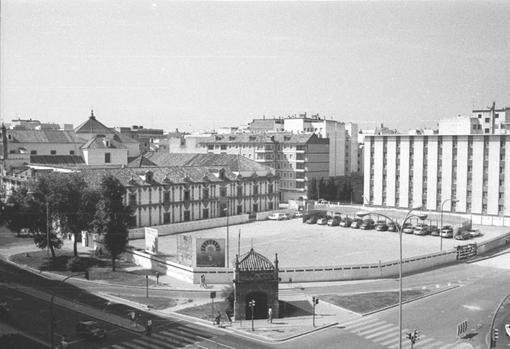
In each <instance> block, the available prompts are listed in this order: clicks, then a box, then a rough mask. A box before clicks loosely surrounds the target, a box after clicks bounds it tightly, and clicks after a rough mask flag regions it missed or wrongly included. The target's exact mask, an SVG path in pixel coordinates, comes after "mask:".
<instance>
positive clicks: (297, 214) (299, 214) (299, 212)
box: [294, 211, 303, 218]
mask: <svg viewBox="0 0 510 349" xmlns="http://www.w3.org/2000/svg"><path fill="white" fill-rule="evenodd" d="M294 217H296V218H298V217H303V212H301V211H297V212H296V214H295V215H294Z"/></svg>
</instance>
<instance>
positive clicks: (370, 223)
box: [359, 218, 375, 230]
mask: <svg viewBox="0 0 510 349" xmlns="http://www.w3.org/2000/svg"><path fill="white" fill-rule="evenodd" d="M374 226H375V225H374V220H373V219H372V218H367V219H365V220H363V223H361V225H360V227H359V228H360V229H363V230H370V229H374Z"/></svg>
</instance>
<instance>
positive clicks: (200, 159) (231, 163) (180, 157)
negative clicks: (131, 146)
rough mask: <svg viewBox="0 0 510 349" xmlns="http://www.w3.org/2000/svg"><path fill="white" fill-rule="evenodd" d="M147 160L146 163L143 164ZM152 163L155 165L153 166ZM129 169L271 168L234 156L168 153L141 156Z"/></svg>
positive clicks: (244, 170) (269, 169) (250, 170)
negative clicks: (148, 167) (167, 167)
mask: <svg viewBox="0 0 510 349" xmlns="http://www.w3.org/2000/svg"><path fill="white" fill-rule="evenodd" d="M141 159H145V160H146V162H143V160H141ZM150 163H153V165H151V164H150ZM128 166H129V167H142V166H160V167H164V166H206V167H225V168H229V169H230V170H231V171H235V172H264V171H266V172H269V171H272V168H271V167H268V166H265V165H262V164H259V163H258V162H256V161H253V160H250V159H248V158H246V157H244V156H239V155H233V154H209V153H208V154H176V153H167V152H147V153H145V154H143V155H140V156H139V157H138V158H136V159H135V161H133V162H130V163H129V164H128Z"/></svg>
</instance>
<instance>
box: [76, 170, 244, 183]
mask: <svg viewBox="0 0 510 349" xmlns="http://www.w3.org/2000/svg"><path fill="white" fill-rule="evenodd" d="M81 172H82V173H83V174H84V177H85V179H86V180H87V182H88V183H89V184H90V185H92V186H99V185H100V184H101V180H102V178H103V177H104V176H105V175H109V174H111V175H113V176H114V177H116V178H117V179H119V181H120V182H121V183H122V185H124V186H141V185H154V184H156V185H158V184H160V185H164V184H165V183H175V184H183V183H189V182H191V183H203V182H213V183H219V182H223V181H224V180H223V179H220V178H219V171H218V170H217V169H213V168H207V167H182V166H175V167H151V168H129V167H127V168H112V169H104V168H102V169H90V168H84V169H83V170H82V171H81ZM147 172H151V173H152V180H147V178H146V174H147ZM225 178H227V179H229V180H234V179H235V178H236V176H235V174H234V173H232V171H230V170H229V169H225Z"/></svg>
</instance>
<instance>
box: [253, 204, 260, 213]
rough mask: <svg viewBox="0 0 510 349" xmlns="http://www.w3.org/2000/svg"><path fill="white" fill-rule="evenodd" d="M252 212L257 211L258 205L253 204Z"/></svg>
mask: <svg viewBox="0 0 510 349" xmlns="http://www.w3.org/2000/svg"><path fill="white" fill-rule="evenodd" d="M253 212H259V205H258V204H253Z"/></svg>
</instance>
